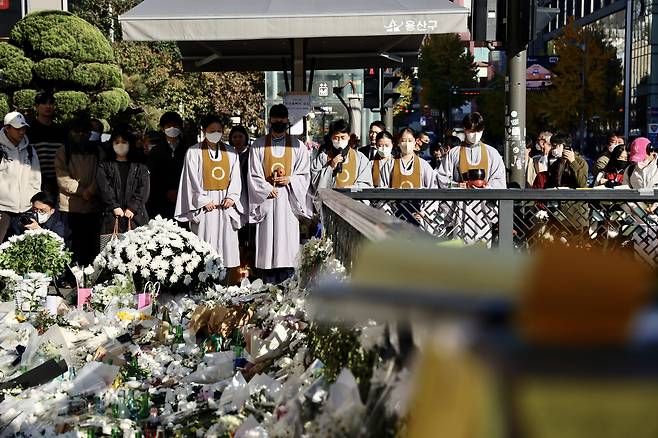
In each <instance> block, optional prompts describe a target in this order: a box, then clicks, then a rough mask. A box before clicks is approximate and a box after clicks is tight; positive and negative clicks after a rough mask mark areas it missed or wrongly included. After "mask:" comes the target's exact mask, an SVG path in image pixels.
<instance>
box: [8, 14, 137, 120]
mask: <svg viewBox="0 0 658 438" xmlns="http://www.w3.org/2000/svg"><path fill="white" fill-rule="evenodd" d="M0 72H1V74H2V75H1V76H0V91H2V92H3V94H4V97H0V109H3V108H2V107H3V104H2V101H3V100H4V101H6V104H7V106H11V107H13V108H16V109H19V110H21V111H26V110H28V109H30V108H31V107H32V106H33V105H34V96H35V95H36V94H37V92H38V90H48V91H52V92H53V93H54V97H55V108H56V114H57V117H58V118H59V119H60V120H61V121H65V120H68V119H71V118H72V117H74V116H76V115H78V114H81V113H87V114H90V115H92V116H94V117H98V118H104V119H108V118H111V117H113V116H114V115H116V114H118V113H119V112H121V111H124V110H125V109H126V108H127V107H128V105H129V103H130V97H129V96H128V94H127V93H126V91H125V90H124V87H123V81H122V77H121V69H120V67H119V66H118V65H117V64H116V60H115V57H114V51H113V50H112V46H111V45H110V43H109V42H108V41H107V39H106V38H105V37H104V36H103V34H102V33H101V32H100V31H99V30H98V29H97V28H95V27H94V26H92V25H90V24H89V23H87V22H86V21H84V20H82V19H81V18H79V17H76V16H75V15H72V14H70V13H68V12H62V11H40V12H34V13H31V14H29V15H27V16H26V17H24V18H23V19H22V20H20V21H19V22H18V23H16V25H15V26H14V27H13V29H12V31H11V35H10V41H9V43H0Z"/></svg>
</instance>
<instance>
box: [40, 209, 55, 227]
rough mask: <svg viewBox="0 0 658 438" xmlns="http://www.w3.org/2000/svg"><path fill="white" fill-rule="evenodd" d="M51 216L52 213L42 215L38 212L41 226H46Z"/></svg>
mask: <svg viewBox="0 0 658 438" xmlns="http://www.w3.org/2000/svg"><path fill="white" fill-rule="evenodd" d="M51 214H52V212H51V213H41V212H40V211H39V212H37V222H38V223H39V224H45V223H46V222H47V221H48V219H50V215H51Z"/></svg>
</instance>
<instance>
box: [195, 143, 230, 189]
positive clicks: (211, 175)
mask: <svg viewBox="0 0 658 438" xmlns="http://www.w3.org/2000/svg"><path fill="white" fill-rule="evenodd" d="M219 150H220V151H221V155H222V156H221V158H220V159H219V161H215V160H213V159H212V158H211V156H210V154H211V153H212V151H211V150H210V148H209V147H208V144H207V143H206V142H204V143H203V146H202V147H201V155H202V157H203V189H204V190H206V191H212V190H227V189H228V185H229V183H230V182H231V160H230V159H229V156H228V153H227V152H226V146H224V144H223V143H220V144H219Z"/></svg>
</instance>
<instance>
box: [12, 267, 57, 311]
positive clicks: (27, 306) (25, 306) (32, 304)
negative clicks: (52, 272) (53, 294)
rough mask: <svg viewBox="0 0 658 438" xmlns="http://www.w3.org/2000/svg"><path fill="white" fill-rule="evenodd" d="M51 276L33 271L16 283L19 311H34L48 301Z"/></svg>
mask: <svg viewBox="0 0 658 438" xmlns="http://www.w3.org/2000/svg"><path fill="white" fill-rule="evenodd" d="M50 281H51V278H50V277H48V276H47V275H46V274H42V273H39V272H32V273H30V274H27V275H26V276H25V277H23V278H21V279H20V280H19V281H18V282H17V283H16V295H15V297H14V299H15V301H16V309H17V310H18V311H27V312H33V311H35V310H37V309H39V308H41V307H43V306H44V305H45V303H46V296H47V295H48V285H49V284H50Z"/></svg>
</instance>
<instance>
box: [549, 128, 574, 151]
mask: <svg viewBox="0 0 658 438" xmlns="http://www.w3.org/2000/svg"><path fill="white" fill-rule="evenodd" d="M558 144H563V145H565V146H566V147H568V148H570V147H571V136H570V135H569V134H565V133H564V132H558V133H557V134H553V135H552V136H551V145H558Z"/></svg>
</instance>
